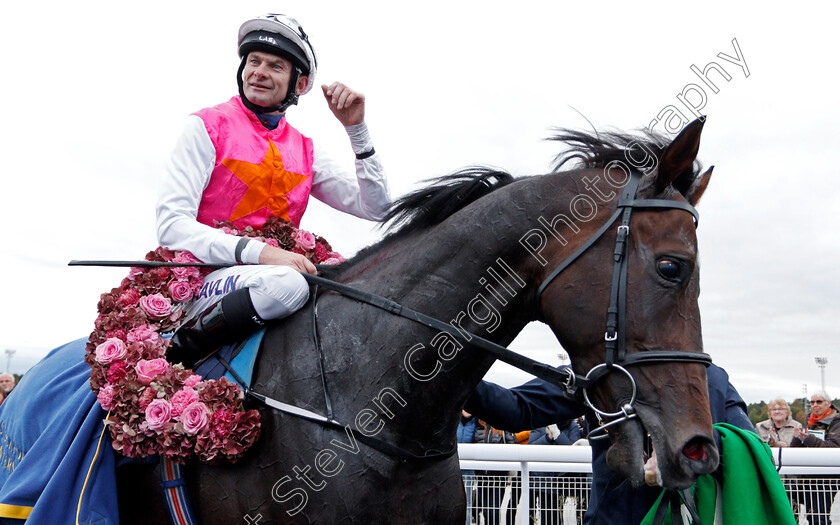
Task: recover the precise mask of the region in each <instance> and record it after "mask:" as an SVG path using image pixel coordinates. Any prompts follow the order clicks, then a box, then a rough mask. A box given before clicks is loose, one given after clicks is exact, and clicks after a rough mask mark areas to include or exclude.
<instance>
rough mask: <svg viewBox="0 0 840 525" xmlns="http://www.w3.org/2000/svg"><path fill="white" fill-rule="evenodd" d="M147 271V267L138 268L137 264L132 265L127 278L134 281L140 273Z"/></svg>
mask: <svg viewBox="0 0 840 525" xmlns="http://www.w3.org/2000/svg"><path fill="white" fill-rule="evenodd" d="M145 271H146V270H145V268H137V267H136V266H132V267H131V269H130V270H129V271H128V276H127V279H128V280H129V281H133V280H134V279H136V278H137V276H138V275H141V274H142V273H143V272H145Z"/></svg>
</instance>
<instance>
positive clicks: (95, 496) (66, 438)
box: [0, 338, 119, 525]
mask: <svg viewBox="0 0 840 525" xmlns="http://www.w3.org/2000/svg"><path fill="white" fill-rule="evenodd" d="M86 343H87V338H84V339H78V340H76V341H73V342H70V343H67V344H66V345H64V346H60V347H58V348H56V349H55V350H53V351H52V352H50V353H49V354H48V355H47V357H45V358H44V359H43V360H42V361H41V362H40V363H38V364H37V365H35V366H34V367H32V368H31V369H30V370H29V371H28V372H27V373H26V375H24V377H23V379H22V380H21V382H20V384H19V385H18V386H17V387H15V389H14V390H13V391H12V393H11V395H9V397H8V398H7V399H6V401H4V402H3V404H2V405H0V465H2V469H0V523H2V524H4V525H5V524H7V523H8V524H13V523H14V524H19V523H22V521H21V520H28V522H29V523H45V524H46V523H49V524H56V525H64V524H75V523H79V524H96V525H112V524H114V525H116V524H118V523H119V510H118V508H117V480H116V470H115V469H116V459H117V458H116V453H115V452H114V449H113V448H111V442H110V436H109V435H108V433H107V432H105V425H104V419H105V415H106V413H105V411H104V410H102V407H100V406H99V403H98V402H97V401H96V396H95V395H94V394H93V392H92V391H91V389H90V366H88V365H87V364H86V363H85V361H84V357H85V344H86Z"/></svg>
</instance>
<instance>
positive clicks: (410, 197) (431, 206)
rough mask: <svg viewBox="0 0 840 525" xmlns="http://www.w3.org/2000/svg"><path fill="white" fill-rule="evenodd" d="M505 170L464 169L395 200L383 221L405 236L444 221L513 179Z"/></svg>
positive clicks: (390, 230)
mask: <svg viewBox="0 0 840 525" xmlns="http://www.w3.org/2000/svg"><path fill="white" fill-rule="evenodd" d="M513 180H514V179H513V176H512V175H511V174H510V173H507V172H505V171H501V170H496V169H492V168H485V167H480V166H472V167H468V168H463V169H461V170H459V171H456V172H454V173H451V174H449V175H444V176H442V177H438V178H436V179H431V180H429V181H427V182H430V184H429V185H428V186H426V187H423V188H420V189H419V190H416V191H413V192H411V193H409V194H407V195H404V196H402V197H400V198H399V199H397V200H396V201H394V203H393V204H392V205H391V208H390V209H389V210H388V214H387V215H386V216H385V218H384V219H383V221H382V222H383V224H389V226H388V232H389V233H390V235H403V234H408V233H411V232H414V231H418V230H423V229H426V228H429V227H431V226H434V225H436V224H440V223H441V222H443V221H444V220H445V219H446V218H448V217H449V216H450V215H452V214H453V213H455V212H457V211H458V210H460V209H462V208H464V207H466V206H467V205H468V204H470V203H472V202H475V201H477V200H478V199H480V198H481V197H484V196H485V195H488V194H489V193H492V192H493V191H495V190H497V189H499V188H501V187H502V186H507V185H508V184H510V183H511V182H513Z"/></svg>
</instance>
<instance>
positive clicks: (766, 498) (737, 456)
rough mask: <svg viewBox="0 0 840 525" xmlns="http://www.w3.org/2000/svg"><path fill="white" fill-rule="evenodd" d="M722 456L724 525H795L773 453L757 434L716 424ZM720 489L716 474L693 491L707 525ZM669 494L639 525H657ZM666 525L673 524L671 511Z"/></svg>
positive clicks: (699, 482) (712, 518)
mask: <svg viewBox="0 0 840 525" xmlns="http://www.w3.org/2000/svg"><path fill="white" fill-rule="evenodd" d="M715 428H716V429H717V430H718V432H720V438H721V452H720V458H721V459H720V467H719V468H718V472H719V474H720V476H721V483H720V490H721V503H722V505H721V512H722V518H723V520H722V523H723V525H736V524H737V525H752V524H754V525H796V519H795V518H794V516H793V511H792V510H791V508H790V500H789V499H788V496H787V493H786V492H785V487H784V485H783V484H782V480H781V478H779V473H778V472H777V471H776V467H775V466H774V465H773V456H772V453H771V452H770V447H768V446H767V444H766V443H763V442H762V441H761V439H759V437H758V435H757V434H755V433H754V432H747V431H745V430H742V429H740V428H738V427H735V426H732V425H730V424H727V423H717V424H715ZM717 489H718V484H717V482H716V480H715V477H714V475H713V474H706V475H704V476H701V477H699V478H698V479H697V482H696V483H695V484H694V486H693V487H692V492H693V493H694V500H695V502H696V504H697V513H698V514H699V517H700V522H701V523H702V524H703V525H713V524H714V523H715V506H716V503H717V494H718V490H717ZM665 492H666V491H665V490H663V491H662V494H661V495H660V496H659V499H657V501H656V503H655V504H654V505H653V508H651V509H650V511H649V512H648V514H647V516H645V519H644V520H642V524H641V525H653V518H654V515H655V514H656V510H657V508H658V507H659V505H660V504H661V503H662V500H663V496H665ZM664 523H665V524H667V525H670V524H671V513H670V509H668V511H667V512H666V513H665V520H664Z"/></svg>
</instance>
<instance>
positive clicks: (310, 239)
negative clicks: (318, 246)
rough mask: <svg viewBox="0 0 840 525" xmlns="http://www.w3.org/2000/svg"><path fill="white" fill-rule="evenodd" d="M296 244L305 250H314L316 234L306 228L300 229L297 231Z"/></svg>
mask: <svg viewBox="0 0 840 525" xmlns="http://www.w3.org/2000/svg"><path fill="white" fill-rule="evenodd" d="M295 246H297V247H298V248H301V249H303V250H314V249H315V236H314V235H312V234H311V233H309V232H308V231H306V230H298V231H296V232H295Z"/></svg>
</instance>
